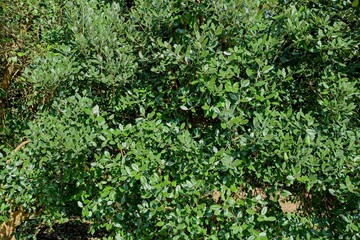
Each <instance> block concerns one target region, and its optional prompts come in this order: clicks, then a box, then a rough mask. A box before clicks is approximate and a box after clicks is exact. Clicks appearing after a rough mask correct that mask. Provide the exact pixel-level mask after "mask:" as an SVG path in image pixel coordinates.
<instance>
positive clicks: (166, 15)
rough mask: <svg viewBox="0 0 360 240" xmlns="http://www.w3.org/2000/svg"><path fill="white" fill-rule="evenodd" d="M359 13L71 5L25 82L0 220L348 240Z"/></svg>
mask: <svg viewBox="0 0 360 240" xmlns="http://www.w3.org/2000/svg"><path fill="white" fill-rule="evenodd" d="M356 2H357V1H354V2H353V3H352V5H351V4H350V3H348V2H343V1H330V2H328V1H296V2H295V3H293V2H291V1H275V0H274V1H260V0H259V1H235V0H234V1H222V0H221V1H193V0H186V1H175V0H164V1H150V0H148V1H145V0H138V1H134V5H133V6H132V7H131V8H129V7H126V3H125V1H122V2H120V3H117V2H112V3H109V1H106V2H102V1H95V0H92V1H82V0H76V1H69V2H67V3H66V4H65V5H66V7H65V9H64V13H63V14H64V19H65V20H64V21H65V22H64V25H63V27H64V30H63V31H64V33H66V34H67V35H66V36H68V37H69V39H68V40H67V41H63V42H61V41H60V42H59V43H58V44H57V45H53V46H52V48H51V50H50V51H49V52H48V53H47V54H45V55H44V56H42V57H40V58H38V59H37V60H35V61H33V62H32V64H31V66H29V67H28V68H27V70H26V71H25V73H24V75H23V78H24V79H26V81H27V83H28V84H30V85H31V86H32V88H33V90H32V96H31V99H30V100H29V102H28V104H29V106H33V105H36V106H37V107H38V109H39V110H38V112H37V113H36V114H34V116H33V119H32V120H29V121H28V123H27V124H28V128H27V129H26V130H24V131H22V133H23V134H24V135H25V136H26V138H27V139H30V140H31V142H30V143H29V144H28V145H27V146H26V148H25V149H23V150H22V151H21V152H16V153H13V152H11V150H9V149H8V148H4V153H7V155H6V159H9V158H11V159H12V160H11V162H10V163H9V164H6V163H5V162H4V161H1V162H0V164H2V165H3V166H4V168H3V169H2V170H1V171H2V172H1V175H0V176H1V178H0V184H1V188H0V192H1V196H2V198H1V201H2V205H1V206H2V207H1V210H0V213H1V214H0V216H2V217H3V218H4V217H6V214H5V213H6V211H7V210H8V207H7V202H11V203H12V204H13V205H12V206H18V205H22V206H23V207H24V208H25V209H27V210H28V211H29V212H33V211H35V212H36V211H39V210H40V209H41V214H39V217H37V221H39V222H42V223H46V224H48V225H51V224H53V223H55V222H66V221H69V219H71V218H74V217H76V218H78V219H81V220H83V221H89V222H90V223H91V229H90V231H91V232H92V233H95V231H106V232H107V233H108V239H113V238H115V239H170V238H173V239H283V238H285V239H314V238H317V239H327V238H336V239H337V238H343V239H356V238H358V237H359V234H360V230H359V228H360V225H359V222H360V221H359V211H360V192H359V181H360V176H359V174H358V172H359V170H360V164H359V160H360V155H359V146H360V144H359V143H360V142H359V138H360V131H359V130H360V128H359V106H358V104H357V103H358V102H359V62H358V55H359V35H358V31H359V21H358V20H357V18H356V17H355V16H356V15H357V14H358V11H359V10H358V7H357V6H356ZM256 192H258V193H259V194H256ZM260 193H261V194H260ZM278 193H280V194H281V195H282V196H284V197H287V198H288V199H290V200H292V201H297V202H300V203H301V207H300V209H299V211H297V212H294V213H286V212H284V211H283V210H282V209H281V206H280V204H279V194H278ZM22 237H23V238H25V237H29V236H24V235H22ZM30 237H32V236H30Z"/></svg>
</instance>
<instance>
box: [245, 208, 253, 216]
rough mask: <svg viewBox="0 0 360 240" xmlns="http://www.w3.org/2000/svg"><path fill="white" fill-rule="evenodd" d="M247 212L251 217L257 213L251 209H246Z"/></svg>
mask: <svg viewBox="0 0 360 240" xmlns="http://www.w3.org/2000/svg"><path fill="white" fill-rule="evenodd" d="M246 212H247V213H248V214H250V215H254V214H255V211H254V210H252V209H251V208H248V209H246Z"/></svg>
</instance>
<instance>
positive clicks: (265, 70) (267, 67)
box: [263, 66, 274, 74]
mask: <svg viewBox="0 0 360 240" xmlns="http://www.w3.org/2000/svg"><path fill="white" fill-rule="evenodd" d="M273 68H274V66H266V67H264V68H263V73H264V74H266V73H268V72H270V71H271V70H272V69H273Z"/></svg>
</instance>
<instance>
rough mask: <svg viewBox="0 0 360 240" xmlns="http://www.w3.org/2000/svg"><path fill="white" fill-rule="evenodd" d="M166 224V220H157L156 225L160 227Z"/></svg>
mask: <svg viewBox="0 0 360 240" xmlns="http://www.w3.org/2000/svg"><path fill="white" fill-rule="evenodd" d="M164 225H165V223H164V222H157V223H156V226H158V227H162V226H164Z"/></svg>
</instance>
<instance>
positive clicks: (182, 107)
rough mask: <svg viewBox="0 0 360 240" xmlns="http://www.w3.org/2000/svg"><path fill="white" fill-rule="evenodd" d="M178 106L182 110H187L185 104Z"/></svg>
mask: <svg viewBox="0 0 360 240" xmlns="http://www.w3.org/2000/svg"><path fill="white" fill-rule="evenodd" d="M180 108H181V109H182V110H184V111H187V110H189V109H188V108H187V107H186V106H180Z"/></svg>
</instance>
